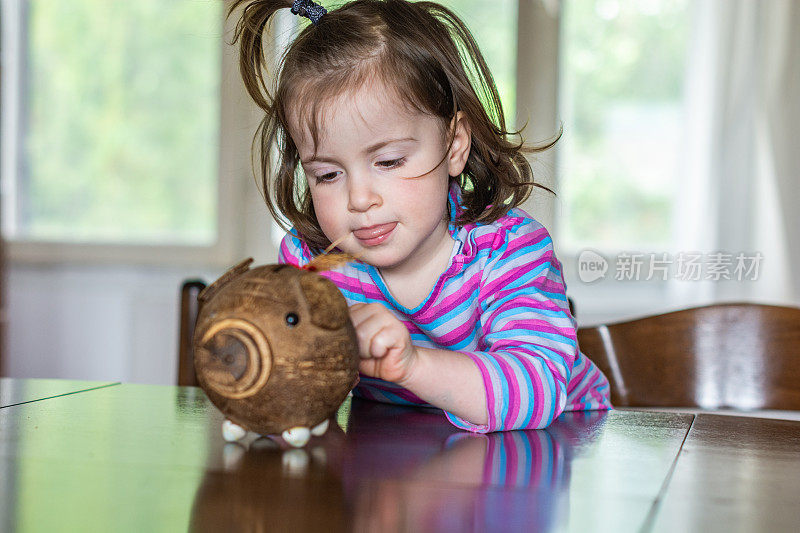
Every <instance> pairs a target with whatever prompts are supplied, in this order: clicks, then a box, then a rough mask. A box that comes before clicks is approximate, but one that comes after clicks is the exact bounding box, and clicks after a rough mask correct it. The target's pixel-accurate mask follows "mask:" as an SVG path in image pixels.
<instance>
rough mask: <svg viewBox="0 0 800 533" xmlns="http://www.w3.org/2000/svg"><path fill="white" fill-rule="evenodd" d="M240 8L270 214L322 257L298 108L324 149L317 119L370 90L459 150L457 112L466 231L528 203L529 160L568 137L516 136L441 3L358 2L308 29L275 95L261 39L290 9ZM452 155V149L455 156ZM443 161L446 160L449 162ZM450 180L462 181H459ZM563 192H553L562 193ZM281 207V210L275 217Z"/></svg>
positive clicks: (243, 61) (276, 2)
mask: <svg viewBox="0 0 800 533" xmlns="http://www.w3.org/2000/svg"><path fill="white" fill-rule="evenodd" d="M242 4H248V5H246V6H245V7H244V10H243V11H242V15H241V19H240V20H239V22H238V24H237V26H236V30H235V33H234V38H233V41H232V43H231V44H235V43H236V42H237V41H239V40H240V41H241V50H240V57H239V68H240V70H241V74H242V78H243V79H244V84H245V87H246V88H247V91H248V92H249V93H250V96H251V97H252V98H253V99H254V100H255V102H256V104H257V105H258V106H259V107H261V108H262V109H264V110H265V111H266V116H265V117H264V119H263V120H262V122H261V124H260V125H259V128H258V130H257V131H256V136H255V138H254V140H253V146H254V147H255V143H256V140H257V139H259V137H260V140H261V146H260V161H261V182H262V183H261V185H262V188H263V193H264V196H265V200H266V202H267V207H268V208H269V210H270V213H271V214H272V216H273V217H274V218H275V219H276V220H277V221H278V223H279V224H281V226H283V228H284V229H286V230H288V229H289V228H288V227H286V226H285V225H284V224H283V223H282V222H281V219H280V216H279V212H280V214H282V215H283V216H285V217H286V219H287V220H288V221H289V222H290V223H291V224H292V225H293V226H294V227H295V229H296V230H297V232H298V233H299V235H300V238H301V239H302V240H303V241H304V242H305V243H306V244H307V245H308V246H309V248H310V249H311V250H312V252H313V253H315V254H317V253H320V251H321V250H323V249H324V248H326V247H327V246H328V245H329V244H330V241H329V240H328V238H327V237H326V236H325V234H324V233H323V232H322V230H321V229H320V226H319V223H318V222H317V218H316V215H315V213H314V208H313V205H312V202H311V194H310V191H309V188H308V184H305V186H302V187H301V186H298V184H297V181H296V170H297V165H298V163H299V155H298V152H297V147H296V146H295V144H294V142H293V141H292V138H291V137H290V135H289V122H288V119H289V117H290V109H291V110H292V111H294V112H295V113H296V117H297V118H298V119H299V120H300V122H301V123H305V125H306V127H307V128H308V130H309V131H310V132H311V136H312V139H313V143H314V146H315V151H316V146H317V145H318V141H319V125H318V121H319V117H320V112H321V110H322V109H324V105H325V104H326V103H329V102H331V101H332V100H334V99H335V98H337V97H339V96H340V95H343V94H345V93H347V92H349V91H353V92H354V91H356V90H358V88H359V87H362V86H363V85H364V84H365V82H367V81H371V80H376V81H380V82H382V83H383V84H384V86H385V87H387V88H388V89H389V90H392V91H393V92H394V93H395V95H396V96H399V97H400V98H402V99H403V100H404V101H405V103H406V105H407V106H409V108H410V109H415V110H417V111H419V112H422V113H426V114H429V115H432V116H435V117H439V118H441V119H442V122H441V124H442V131H443V134H444V132H448V133H446V134H447V135H448V137H449V141H448V146H452V142H453V138H454V135H455V130H454V128H449V127H448V125H450V124H451V121H452V119H453V117H454V116H455V114H456V112H457V111H462V112H463V113H464V117H465V118H466V121H467V123H468V124H469V126H470V128H471V130H472V133H471V136H472V137H471V141H472V143H471V144H472V146H471V149H470V153H469V156H468V159H467V164H466V166H465V168H464V171H463V173H462V174H461V175H460V176H458V177H456V178H454V179H455V180H456V181H457V182H458V184H459V186H460V187H461V191H462V200H463V204H464V208H465V210H464V212H463V213H462V215H461V216H460V217H459V218H458V220H456V221H454V224H455V225H457V226H463V225H465V224H469V223H473V222H493V221H495V220H497V219H498V218H500V217H501V216H503V215H504V214H506V213H507V212H508V211H509V209H511V208H512V207H516V206H518V205H520V204H521V203H523V202H524V201H525V200H526V199H527V198H528V197H529V196H530V193H531V190H532V188H533V187H534V186H536V187H541V188H542V189H545V190H547V191H549V192H550V193H553V191H552V190H550V189H549V188H547V187H545V186H544V185H541V184H539V183H535V182H533V180H532V172H531V167H530V165H529V163H528V161H527V160H526V159H525V156H524V153H533V152H540V151H543V150H546V149H548V148H550V147H552V146H553V145H554V144H555V143H556V141H557V140H558V138H559V137H560V133H559V134H558V135H556V136H555V138H554V139H552V140H551V141H549V142H547V143H545V144H543V145H540V146H527V145H525V144H524V143H523V142H522V141H520V142H519V143H514V142H510V141H509V140H508V139H507V137H508V136H510V135H519V132H511V131H509V130H507V129H506V123H505V116H504V115H503V108H502V105H501V104H500V97H499V95H498V93H497V87H496V86H495V83H494V79H493V78H492V75H491V73H490V72H489V68H488V67H487V66H486V61H485V60H484V59H483V55H482V54H481V52H480V50H479V49H478V45H477V44H476V42H475V39H474V38H473V37H472V34H471V33H470V32H469V30H468V29H467V27H466V25H465V24H464V23H463V22H462V21H461V19H459V18H458V17H457V16H456V15H455V14H454V13H453V12H452V11H450V10H449V9H447V8H446V7H444V6H441V5H439V4H437V3H434V2H408V1H405V0H355V1H353V2H349V3H347V4H344V5H342V6H341V7H339V8H337V9H335V10H331V11H329V12H328V13H327V14H325V15H324V16H323V17H322V19H321V20H320V21H319V24H317V25H310V24H309V25H308V26H307V27H306V28H305V29H303V30H302V31H301V32H300V34H299V35H298V36H297V38H296V39H295V40H294V42H293V43H292V44H291V46H290V47H289V49H288V50H287V51H286V53H285V55H284V56H283V57H282V60H281V63H280V67H279V75H278V76H275V77H274V83H275V86H274V88H273V90H271V91H270V89H269V88H268V87H267V78H266V72H265V70H266V68H265V66H266V62H265V58H264V51H263V43H262V39H263V34H264V31H265V28H266V26H267V24H268V22H269V21H270V20H271V19H272V17H273V15H274V14H275V12H276V11H277V10H278V9H281V8H287V7H290V6H291V1H290V0H234V2H233V4H232V5H231V7H230V10H229V11H228V14H227V16H228V17H230V16H231V14H232V13H233V11H234V10H235V9H236V8H237V7H239V6H241V5H242ZM273 143H276V144H277V148H278V158H279V159H278V171H277V174H276V175H275V176H274V177H273V179H272V180H271V182H270V176H269V174H270V167H269V154H270V147H271V146H272V145H273ZM448 151H449V149H448ZM445 157H446V153H445V155H444V157H443V159H442V160H444V158H445ZM451 179H453V178H451ZM553 194H555V193H553ZM276 206H277V208H276Z"/></svg>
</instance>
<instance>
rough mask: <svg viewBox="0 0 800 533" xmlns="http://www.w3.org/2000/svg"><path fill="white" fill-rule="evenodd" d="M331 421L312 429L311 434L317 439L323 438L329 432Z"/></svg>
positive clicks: (324, 421) (325, 421) (323, 422)
mask: <svg viewBox="0 0 800 533" xmlns="http://www.w3.org/2000/svg"><path fill="white" fill-rule="evenodd" d="M329 423H330V420H323V421H322V422H321V423H320V424H317V425H316V426H314V427H313V428H312V429H311V434H312V435H314V436H315V437H321V436H323V435H324V434H325V432H326V431H328V424H329Z"/></svg>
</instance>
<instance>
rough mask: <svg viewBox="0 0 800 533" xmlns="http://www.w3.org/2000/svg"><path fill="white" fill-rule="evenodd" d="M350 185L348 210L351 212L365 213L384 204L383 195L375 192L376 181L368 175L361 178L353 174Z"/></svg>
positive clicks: (349, 180)
mask: <svg viewBox="0 0 800 533" xmlns="http://www.w3.org/2000/svg"><path fill="white" fill-rule="evenodd" d="M348 185H349V190H348V194H349V198H348V205H347V208H348V209H349V210H350V211H357V212H364V211H367V210H369V209H370V208H372V207H379V206H380V205H381V204H382V203H383V200H382V198H381V195H380V194H379V192H378V191H376V190H375V187H374V185H375V183H374V180H373V179H372V176H370V175H369V174H368V173H363V174H362V175H360V176H356V175H353V174H351V175H350V179H348Z"/></svg>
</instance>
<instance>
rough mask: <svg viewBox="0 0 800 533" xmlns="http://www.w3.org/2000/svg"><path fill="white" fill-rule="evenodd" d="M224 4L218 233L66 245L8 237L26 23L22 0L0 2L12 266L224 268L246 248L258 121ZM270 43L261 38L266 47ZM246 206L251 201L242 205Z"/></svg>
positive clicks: (10, 215) (0, 162)
mask: <svg viewBox="0 0 800 533" xmlns="http://www.w3.org/2000/svg"><path fill="white" fill-rule="evenodd" d="M216 1H219V2H222V3H223V5H224V7H223V10H222V13H223V18H222V20H221V21H220V25H219V28H220V30H221V31H222V36H223V38H222V39H221V42H220V46H222V53H221V61H220V65H219V68H220V76H221V78H220V107H219V113H220V115H219V120H220V122H219V124H220V125H219V132H218V139H219V143H218V146H219V154H218V166H217V180H216V182H217V186H216V187H217V188H216V198H217V220H216V227H217V235H216V239H215V242H213V243H212V244H210V245H189V244H187V245H182V244H127V243H121V242H96V243H94V242H93V243H71V242H66V241H46V240H30V239H25V238H18V237H14V236H8V235H6V231H7V228H10V227H13V226H14V225H15V224H16V221H15V220H14V217H15V215H16V213H15V211H16V206H15V202H17V201H18V197H17V190H16V189H17V184H18V183H19V170H20V165H22V164H24V160H23V159H22V154H21V142H20V140H21V134H20V133H21V128H22V127H23V126H24V125H23V124H22V111H23V109H22V105H23V104H24V99H23V98H24V91H23V83H24V78H23V76H22V74H23V72H24V68H25V65H24V60H25V59H24V56H25V49H26V44H25V40H26V38H27V28H26V26H25V24H24V21H25V18H26V17H25V10H26V8H27V6H28V2H27V0H2V8H3V11H2V15H3V16H2V26H3V28H2V30H3V31H2V35H3V37H2V59H3V72H2V76H3V92H2V109H3V113H2V156H0V168H1V170H2V180H1V181H0V183H2V189H1V191H2V194H1V195H0V196H1V198H0V201H1V202H2V203H1V204H0V214H1V215H2V227H3V238H4V239H5V249H6V256H7V258H8V260H9V261H10V262H11V263H19V264H41V263H48V264H51V263H83V264H145V265H182V264H203V265H209V266H225V265H230V264H232V263H233V262H235V261H237V260H239V259H240V258H241V256H242V254H243V253H244V250H245V248H246V242H245V240H246V233H247V232H246V228H245V226H246V224H247V222H248V220H246V217H241V216H239V215H238V213H241V212H242V211H246V210H248V209H245V208H244V207H243V206H246V204H247V197H248V196H251V195H253V192H255V191H254V190H253V189H252V187H254V185H255V184H254V182H253V166H252V163H251V155H250V147H251V143H252V141H253V135H254V133H255V130H256V128H257V126H258V122H259V120H260V118H259V114H258V112H257V111H258V108H257V107H256V106H255V104H254V103H253V102H252V99H251V98H250V97H249V95H248V94H247V92H246V90H245V89H244V86H243V84H242V81H241V76H240V75H239V66H238V50H237V49H236V47H234V46H230V45H229V44H228V41H230V40H231V37H232V35H233V29H234V28H235V23H236V17H235V16H233V17H231V19H230V20H228V21H225V19H224V14H225V13H226V12H227V9H228V7H229V4H230V1H231V0H216ZM271 43H272V41H270V42H269V43H266V44H267V46H271ZM247 207H248V208H249V206H247Z"/></svg>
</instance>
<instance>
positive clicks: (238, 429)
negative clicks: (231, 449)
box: [222, 420, 247, 442]
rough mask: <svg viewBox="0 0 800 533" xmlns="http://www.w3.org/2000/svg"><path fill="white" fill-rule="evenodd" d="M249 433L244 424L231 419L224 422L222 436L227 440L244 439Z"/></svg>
mask: <svg viewBox="0 0 800 533" xmlns="http://www.w3.org/2000/svg"><path fill="white" fill-rule="evenodd" d="M245 435H247V430H246V429H244V428H243V427H242V426H239V425H236V424H234V423H233V422H231V421H230V420H226V421H224V422H223V423H222V438H224V439H225V440H226V441H227V442H236V441H238V440H242V439H243V438H244V436H245Z"/></svg>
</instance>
